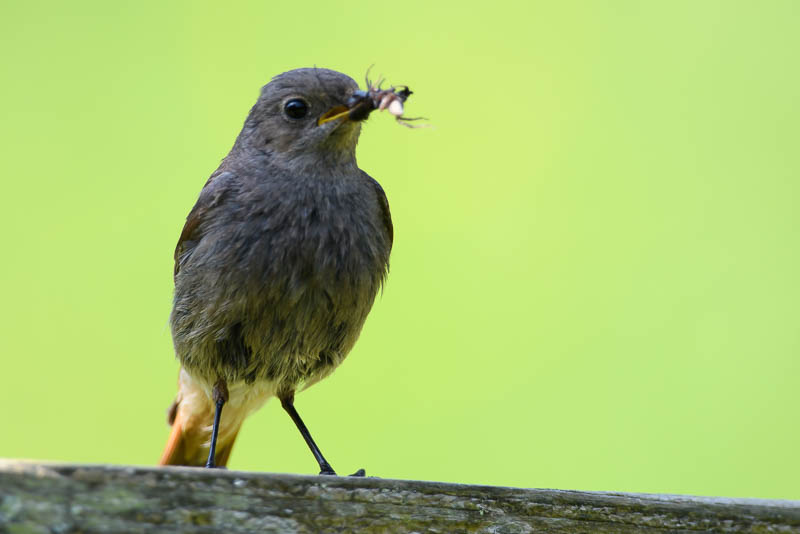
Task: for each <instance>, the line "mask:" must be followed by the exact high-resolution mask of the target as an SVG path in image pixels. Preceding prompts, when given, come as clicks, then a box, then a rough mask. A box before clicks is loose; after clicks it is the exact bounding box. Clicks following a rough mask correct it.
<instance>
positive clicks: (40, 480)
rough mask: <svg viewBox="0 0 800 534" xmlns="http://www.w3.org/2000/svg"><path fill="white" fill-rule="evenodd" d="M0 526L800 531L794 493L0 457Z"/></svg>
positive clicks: (39, 529)
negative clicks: (720, 493) (744, 495)
mask: <svg viewBox="0 0 800 534" xmlns="http://www.w3.org/2000/svg"><path fill="white" fill-rule="evenodd" d="M0 532H8V533H15V534H19V533H37V534H38V533H64V534H65V533H78V532H81V533H127V532H136V533H146V534H150V533H156V532H185V533H210V532H225V533H244V532H261V533H316V532H337V533H339V532H361V533H412V532H416V533H420V534H421V533H426V532H438V533H461V532H465V533H466V532H469V533H473V532H474V533H492V534H511V533H515V534H516V533H571V534H578V533H610V532H614V533H655V532H659V533H665V532H670V533H698V532H714V533H727V532H751V533H766V532H797V533H800V501H767V500H757V499H725V498H711V497H684V496H677V495H645V494H624V493H600V492H584V491H563V490H541V489H515V488H503V487H490V486H469V485H460V484H444V483H439V482H420V481H409V480H385V479H379V478H348V477H320V476H298V475H285V474H272V473H245V472H236V471H223V470H206V469H198V468H183V467H162V468H144V467H121V466H109V465H72V464H46V463H33V462H19V461H14V460H0Z"/></svg>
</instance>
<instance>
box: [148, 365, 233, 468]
mask: <svg viewBox="0 0 800 534" xmlns="http://www.w3.org/2000/svg"><path fill="white" fill-rule="evenodd" d="M178 386H179V389H178V396H177V397H176V399H175V402H173V403H172V406H171V407H170V409H169V415H168V417H167V422H168V423H169V424H170V425H172V432H170V434H169V439H167V445H166V447H164V452H163V453H162V454H161V459H160V460H159V461H158V464H159V465H188V466H204V465H206V461H207V460H208V449H209V444H210V442H211V426H212V423H213V421H214V404H213V403H212V402H211V399H209V397H208V395H207V394H206V393H205V391H204V390H203V389H202V388H200V387H199V386H198V385H197V384H196V383H194V382H193V381H192V380H191V378H190V377H189V376H188V375H187V374H186V372H185V371H183V370H182V371H181V377H180V380H179V382H178ZM224 415H225V410H224V409H223V420H225V421H226V422H230V423H233V424H230V423H228V424H224V425H221V428H220V432H219V434H218V437H217V449H216V453H215V455H214V463H215V464H216V465H217V466H218V467H223V466H225V465H226V464H227V463H228V458H229V457H230V454H231V449H232V448H233V442H234V441H235V440H236V435H237V434H238V433H239V429H240V428H241V424H242V419H243V418H241V417H236V416H235V415H234V414H233V413H231V414H230V415H231V416H234V417H227V418H226V417H225V416H224Z"/></svg>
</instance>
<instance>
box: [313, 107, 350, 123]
mask: <svg viewBox="0 0 800 534" xmlns="http://www.w3.org/2000/svg"><path fill="white" fill-rule="evenodd" d="M349 113H350V108H348V107H347V106H334V107H332V108H331V109H329V110H328V111H326V112H325V113H324V114H323V115H322V116H321V117H320V118H319V119H318V120H317V126H322V125H323V124H325V123H326V122H330V121H335V120H337V119H341V118H348V115H349Z"/></svg>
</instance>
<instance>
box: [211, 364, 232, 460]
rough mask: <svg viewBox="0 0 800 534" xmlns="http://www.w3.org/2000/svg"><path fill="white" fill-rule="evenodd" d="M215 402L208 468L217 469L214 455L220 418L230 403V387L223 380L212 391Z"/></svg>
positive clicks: (218, 381)
mask: <svg viewBox="0 0 800 534" xmlns="http://www.w3.org/2000/svg"><path fill="white" fill-rule="evenodd" d="M211 392H212V395H213V400H214V407H215V410H214V426H213V427H212V428H211V446H210V447H209V449H208V461H207V462H206V467H208V468H212V467H216V464H214V453H215V452H216V449H217V434H219V418H220V416H221V415H222V407H223V406H224V405H225V403H226V402H227V401H228V385H227V384H226V383H225V381H224V380H223V379H221V378H220V379H219V380H217V383H216V384H214V388H213V389H212V390H211Z"/></svg>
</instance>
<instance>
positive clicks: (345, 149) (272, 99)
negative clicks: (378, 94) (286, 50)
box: [234, 68, 366, 167]
mask: <svg viewBox="0 0 800 534" xmlns="http://www.w3.org/2000/svg"><path fill="white" fill-rule="evenodd" d="M357 90H358V84H357V83H356V82H355V81H354V80H353V79H352V78H350V77H349V76H347V75H345V74H342V73H340V72H336V71H332V70H328V69H319V68H305V69H296V70H291V71H288V72H284V73H283V74H279V75H278V76H276V77H275V78H273V79H272V80H271V81H270V82H269V83H268V84H267V85H265V86H264V87H263V89H262V90H261V95H260V96H259V98H258V101H257V102H256V104H255V105H254V106H253V108H252V109H251V110H250V115H249V116H248V117H247V120H246V121H245V124H244V128H243V129H242V132H241V134H239V138H238V139H237V140H236V146H235V147H234V148H235V149H236V148H237V147H238V148H239V149H245V150H256V151H258V152H259V153H261V154H265V155H267V156H269V157H270V159H271V160H272V161H273V162H274V163H275V164H278V165H281V166H287V167H307V166H309V165H311V166H313V165H318V164H320V163H323V162H325V163H328V164H333V165H340V164H349V163H352V164H355V149H356V143H357V142H358V135H359V133H360V131H361V122H360V121H361V120H363V119H366V116H363V117H361V116H360V115H359V116H354V117H351V116H350V114H349V113H348V112H349V108H348V107H347V104H348V99H350V97H351V96H352V95H353V94H354V93H355V92H356V91H357ZM356 119H358V120H356Z"/></svg>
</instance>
